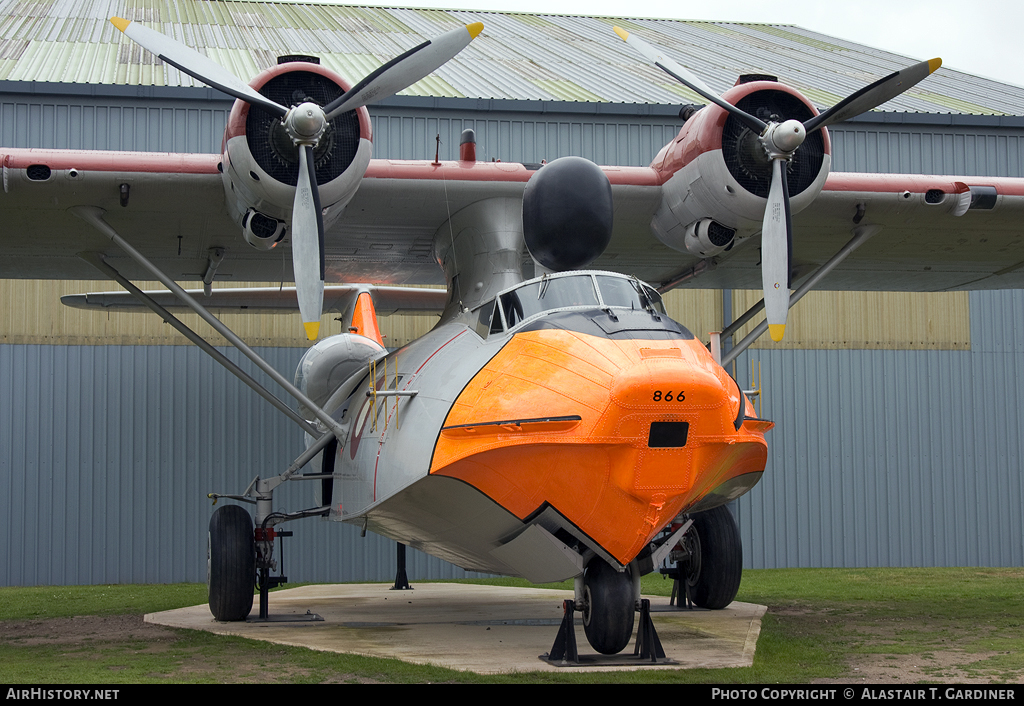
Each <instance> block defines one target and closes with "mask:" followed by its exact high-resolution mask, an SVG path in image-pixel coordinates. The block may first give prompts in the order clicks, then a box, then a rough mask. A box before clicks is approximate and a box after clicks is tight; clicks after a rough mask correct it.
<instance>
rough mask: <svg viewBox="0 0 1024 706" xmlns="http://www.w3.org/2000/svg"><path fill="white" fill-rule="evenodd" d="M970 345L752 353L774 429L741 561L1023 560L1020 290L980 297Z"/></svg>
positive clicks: (748, 508)
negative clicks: (940, 348) (959, 348)
mask: <svg viewBox="0 0 1024 706" xmlns="http://www.w3.org/2000/svg"><path fill="white" fill-rule="evenodd" d="M970 303H971V314H972V316H971V319H972V322H971V339H972V347H971V350H970V351H867V350H858V351H853V350H844V351H816V350H803V351H798V350H790V351H768V350H758V351H748V352H747V353H746V354H744V355H742V356H740V359H739V363H738V367H739V370H740V371H741V372H740V378H739V379H740V382H741V384H743V383H744V382H745V380H747V379H748V376H749V373H744V372H743V371H744V370H749V361H751V360H753V361H755V362H759V363H760V364H761V370H762V376H763V386H764V397H765V399H764V408H763V410H764V411H763V413H764V415H765V416H766V417H768V418H770V419H773V420H774V421H775V422H776V428H775V429H774V430H773V431H771V432H769V444H770V447H769V462H768V468H767V471H766V473H765V476H764V479H763V480H762V482H761V483H760V484H759V485H758V486H757V487H756V488H755V489H754V490H753V491H751V492H750V493H749V494H748V495H746V496H744V497H743V498H741V499H740V500H739V503H738V516H739V518H740V526H741V531H742V533H743V539H744V551H745V561H746V564H747V566H749V567H753V568H773V567H797V566H1020V565H1022V564H1024V519H1022V512H1021V508H1022V507H1024V480H1022V475H1024V473H1022V471H1024V467H1022V461H1021V458H1022V453H1024V442H1022V439H1024V414H1022V412H1021V407H1020V401H1021V400H1022V399H1024V355H1022V354H1024V331H1022V330H1021V327H1020V322H1021V321H1024V292H1020V291H1008V292H972V293H971V294H970Z"/></svg>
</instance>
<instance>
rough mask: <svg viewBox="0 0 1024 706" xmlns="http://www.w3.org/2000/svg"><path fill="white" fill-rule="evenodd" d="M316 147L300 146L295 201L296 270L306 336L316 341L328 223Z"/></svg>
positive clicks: (293, 220) (321, 303)
mask: <svg viewBox="0 0 1024 706" xmlns="http://www.w3.org/2000/svg"><path fill="white" fill-rule="evenodd" d="M315 184H316V174H315V167H314V165H313V147H312V146H311V145H300V146H299V180H298V184H296V185H295V200H294V202H293V204H292V232H291V238H292V269H293V270H294V272H295V295H296V297H297V298H298V300H299V313H300V314H301V315H302V326H303V327H304V328H305V329H306V336H307V337H308V338H309V340H311V341H315V340H316V337H317V335H318V334H319V332H320V316H321V314H322V313H323V309H324V258H323V253H324V247H323V233H324V222H323V215H322V213H321V210H320V195H319V193H318V192H317V190H316V187H315Z"/></svg>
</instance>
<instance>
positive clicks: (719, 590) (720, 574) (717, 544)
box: [682, 505, 743, 610]
mask: <svg viewBox="0 0 1024 706" xmlns="http://www.w3.org/2000/svg"><path fill="white" fill-rule="evenodd" d="M691 535H692V536H691ZM683 541H684V543H687V544H688V545H689V548H690V550H691V557H692V558H691V559H690V560H689V561H687V563H686V564H685V565H684V566H683V567H682V568H683V570H684V576H685V577H686V578H685V580H686V584H687V586H688V587H689V590H690V600H692V601H693V602H694V603H695V604H696V605H698V606H700V607H701V608H710V609H712V610H718V609H720V608H725V607H726V606H727V605H729V604H730V603H732V602H733V599H735V598H736V593H737V592H738V591H739V590H740V579H741V578H742V577H743V546H742V544H741V542H740V531H739V528H738V527H737V526H736V520H735V519H733V516H732V513H731V512H730V511H729V508H728V507H726V506H725V505H720V506H718V507H716V508H714V509H711V510H707V511H706V512H701V513H697V514H695V515H694V516H693V527H691V528H690V531H689V532H687V533H686V536H685V537H684V538H683Z"/></svg>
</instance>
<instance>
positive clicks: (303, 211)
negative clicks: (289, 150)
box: [110, 17, 484, 340]
mask: <svg viewBox="0 0 1024 706" xmlns="http://www.w3.org/2000/svg"><path fill="white" fill-rule="evenodd" d="M110 21H111V22H112V23H113V24H114V26H115V27H117V28H118V29H119V30H121V31H122V32H123V33H124V34H125V35H126V36H127V37H128V38H129V39H131V40H132V41H134V42H136V43H137V44H140V45H141V46H142V47H144V48H146V49H148V50H149V51H151V52H152V53H154V54H156V55H157V56H158V57H159V58H161V59H162V60H164V61H165V62H167V63H168V64H170V65H172V66H174V67H176V68H178V69H180V70H181V71H183V72H185V73H186V74H188V75H189V76H192V77H193V78H195V79H197V80H199V81H202V82H203V83H205V84H206V85H208V86H211V87H213V88H216V89H219V90H221V91H223V92H225V93H227V94H228V95H230V96H233V97H234V98H237V99H239V100H242V101H245V102H246V103H249V104H250V105H254V106H258V107H260V108H262V109H263V110H265V111H267V112H269V113H270V114H271V115H275V116H277V117H278V118H279V119H280V120H281V123H282V125H283V126H284V129H285V131H286V132H287V134H288V136H289V137H290V138H291V140H292V143H293V144H294V145H295V149H296V151H297V152H298V157H299V159H298V163H299V175H298V183H297V186H296V187H295V198H294V201H293V203H292V223H291V240H292V265H293V268H294V271H295V288H296V290H297V294H298V300H299V311H300V313H301V315H302V325H303V326H304V327H305V329H306V335H307V336H308V337H309V339H310V340H315V339H316V337H317V335H318V334H319V330H320V315H321V312H322V310H323V298H324V276H325V264H324V222H323V212H322V207H321V204H320V192H319V188H318V185H317V181H316V172H315V169H314V164H313V150H314V148H316V146H317V145H318V144H319V142H320V138H321V137H322V136H323V135H324V132H325V131H326V129H327V124H328V123H329V122H330V121H331V120H333V119H334V118H336V117H337V116H339V115H341V114H342V113H345V112H348V111H351V110H356V109H358V108H361V107H363V106H364V105H369V104H371V103H374V102H376V101H379V100H383V99H385V98H388V97H390V96H392V95H394V94H395V93H398V92H399V91H401V90H403V89H405V88H408V87H409V86H411V85H412V84H414V83H416V82H417V81H419V80H420V79H422V78H424V77H425V76H427V75H428V74H430V73H431V72H433V71H435V70H436V69H438V68H439V67H440V66H442V65H443V64H444V63H445V62H447V61H448V60H449V59H451V58H452V57H454V56H455V55H456V54H458V53H459V52H460V51H462V50H463V49H465V48H466V46H468V45H469V43H470V41H472V40H473V38H474V37H476V36H477V35H478V34H480V32H481V31H482V30H483V27H484V26H483V24H482V23H480V22H474V23H472V24H468V25H465V26H463V27H459V28H457V29H454V30H452V31H451V32H447V33H445V34H443V35H441V36H440V37H437V38H436V39H431V40H428V41H426V42H424V43H423V44H420V45H419V46H417V47H414V48H412V49H410V50H409V51H407V52H405V53H404V54H402V55H401V56H399V57H396V58H395V59H393V60H391V61H389V62H388V63H386V64H384V65H383V66H381V67H380V68H379V69H377V70H376V71H374V72H373V73H371V74H370V75H369V76H367V77H366V78H364V79H363V80H362V81H360V82H359V83H358V84H356V85H355V86H353V87H352V88H351V89H349V90H348V91H346V92H345V94H344V95H342V96H341V97H339V98H338V99H337V100H335V101H332V102H331V103H330V104H329V105H327V106H320V105H317V104H316V103H312V102H305V103H301V104H299V105H295V106H283V105H281V104H279V103H276V102H275V101H272V100H270V99H268V98H266V97H264V96H263V95H261V94H260V93H258V92H257V91H256V90H255V89H253V88H252V87H251V86H249V85H248V84H246V83H244V82H243V81H242V80H240V79H239V78H238V77H237V76H235V75H234V74H232V73H231V72H230V71H228V70H227V69H224V68H223V67H221V66H220V65H218V64H217V63H216V62H214V61H212V60H210V59H209V58H207V57H205V56H203V55H202V54H200V53H199V52H197V51H195V50H194V49H190V48H189V47H187V46H185V45H183V44H181V43H179V42H177V41H175V40H174V39H171V38H170V37H167V36H165V35H163V34H161V33H160V32H157V31H155V30H152V29H149V28H148V27H145V26H143V25H141V24H139V23H138V22H130V21H128V20H124V19H121V18H120V17H112V18H110Z"/></svg>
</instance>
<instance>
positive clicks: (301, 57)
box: [277, 54, 320, 66]
mask: <svg viewBox="0 0 1024 706" xmlns="http://www.w3.org/2000/svg"><path fill="white" fill-rule="evenodd" d="M297 61H304V62H306V63H307V64H319V63H320V57H318V56H306V55H305V54H285V55H284V56H279V57H277V65H278V66H280V65H281V64H291V63H294V62H297Z"/></svg>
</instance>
